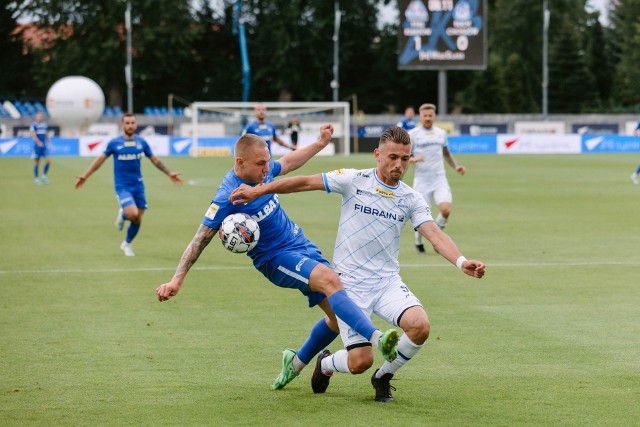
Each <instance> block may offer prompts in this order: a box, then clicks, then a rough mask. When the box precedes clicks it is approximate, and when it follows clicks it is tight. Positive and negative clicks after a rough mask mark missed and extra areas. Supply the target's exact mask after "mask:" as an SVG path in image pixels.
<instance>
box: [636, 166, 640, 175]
mask: <svg viewBox="0 0 640 427" xmlns="http://www.w3.org/2000/svg"><path fill="white" fill-rule="evenodd" d="M636 173H637V174H638V175H640V165H638V167H637V168H636Z"/></svg>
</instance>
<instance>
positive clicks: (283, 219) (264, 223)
mask: <svg viewBox="0 0 640 427" xmlns="http://www.w3.org/2000/svg"><path fill="white" fill-rule="evenodd" d="M281 170H282V167H281V165H280V163H277V162H274V161H273V160H270V161H269V172H268V173H267V175H266V177H265V178H264V181H263V182H264V183H265V184H266V183H269V182H271V181H273V179H274V178H275V177H276V176H278V175H279V174H280V171H281ZM240 184H248V183H247V182H245V181H243V180H242V179H240V178H239V177H238V176H237V175H236V174H235V172H234V171H233V169H231V170H230V171H229V172H228V173H227V175H226V176H225V177H224V179H223V180H222V184H221V185H220V188H218V191H217V192H216V195H215V197H214V198H213V200H212V202H211V206H210V207H209V209H208V210H207V213H206V214H205V216H204V218H203V219H202V224H204V225H206V226H207V227H211V228H213V229H214V230H218V229H219V228H220V224H221V223H222V221H223V220H224V219H225V218H226V217H227V216H228V215H231V214H233V213H246V214H248V215H250V216H251V217H252V218H253V219H255V220H256V221H258V224H259V225H260V240H258V244H257V245H256V246H255V247H254V248H253V249H251V250H250V251H249V252H247V254H248V255H249V257H251V259H252V260H253V264H254V265H255V266H256V268H260V265H261V264H262V260H265V259H268V258H270V257H272V256H273V255H274V254H275V253H277V251H278V250H282V249H284V248H290V247H294V246H297V245H304V244H305V243H306V242H307V239H306V237H305V236H304V233H303V232H302V229H301V228H300V227H299V226H298V225H297V224H296V223H294V222H293V221H291V219H290V218H289V217H288V216H287V214H286V213H285V211H284V209H282V207H281V206H280V201H279V200H278V195H277V194H265V195H264V196H261V197H258V198H257V199H255V200H252V201H251V202H249V203H246V204H240V205H234V204H232V203H231V202H230V201H229V196H230V195H231V192H232V191H233V190H235V189H236V188H238V187H239V186H240ZM249 185H251V184H249ZM260 185H261V184H260Z"/></svg>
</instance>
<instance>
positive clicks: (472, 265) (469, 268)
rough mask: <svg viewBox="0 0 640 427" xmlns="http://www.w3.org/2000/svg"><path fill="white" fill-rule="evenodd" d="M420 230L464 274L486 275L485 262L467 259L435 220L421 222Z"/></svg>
mask: <svg viewBox="0 0 640 427" xmlns="http://www.w3.org/2000/svg"><path fill="white" fill-rule="evenodd" d="M418 232H419V233H420V234H422V236H424V237H425V238H426V239H427V240H429V242H430V243H431V244H432V245H433V248H434V249H435V250H436V252H438V253H439V254H440V255H441V256H442V257H443V258H444V259H446V260H447V261H449V262H450V263H451V264H453V265H455V266H457V267H458V268H459V269H460V270H462V272H463V273H464V274H466V275H467V276H471V277H475V278H477V279H481V278H482V277H483V276H484V272H485V265H484V263H483V262H481V261H478V260H475V259H466V258H465V257H464V256H463V255H462V253H461V252H460V250H459V249H458V247H457V246H456V244H455V243H454V241H453V240H452V239H451V237H449V235H448V234H447V233H445V232H444V231H442V230H440V228H439V227H438V226H437V225H436V224H435V223H434V222H433V221H430V222H425V223H423V224H421V225H420V227H418Z"/></svg>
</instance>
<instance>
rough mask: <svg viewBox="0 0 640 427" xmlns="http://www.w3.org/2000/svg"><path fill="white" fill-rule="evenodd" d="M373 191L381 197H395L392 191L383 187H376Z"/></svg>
mask: <svg viewBox="0 0 640 427" xmlns="http://www.w3.org/2000/svg"><path fill="white" fill-rule="evenodd" d="M375 191H376V193H378V194H380V195H381V196H382V197H389V198H394V197H396V195H395V194H394V193H393V191H390V190H385V189H384V188H381V187H376V188H375Z"/></svg>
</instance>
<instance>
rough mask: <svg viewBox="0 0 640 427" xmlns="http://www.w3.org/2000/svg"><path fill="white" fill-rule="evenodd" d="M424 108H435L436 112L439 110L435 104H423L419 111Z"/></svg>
mask: <svg viewBox="0 0 640 427" xmlns="http://www.w3.org/2000/svg"><path fill="white" fill-rule="evenodd" d="M422 110H433V112H434V113H436V112H437V109H436V106H435V104H422V105H421V106H420V110H419V111H422Z"/></svg>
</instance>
